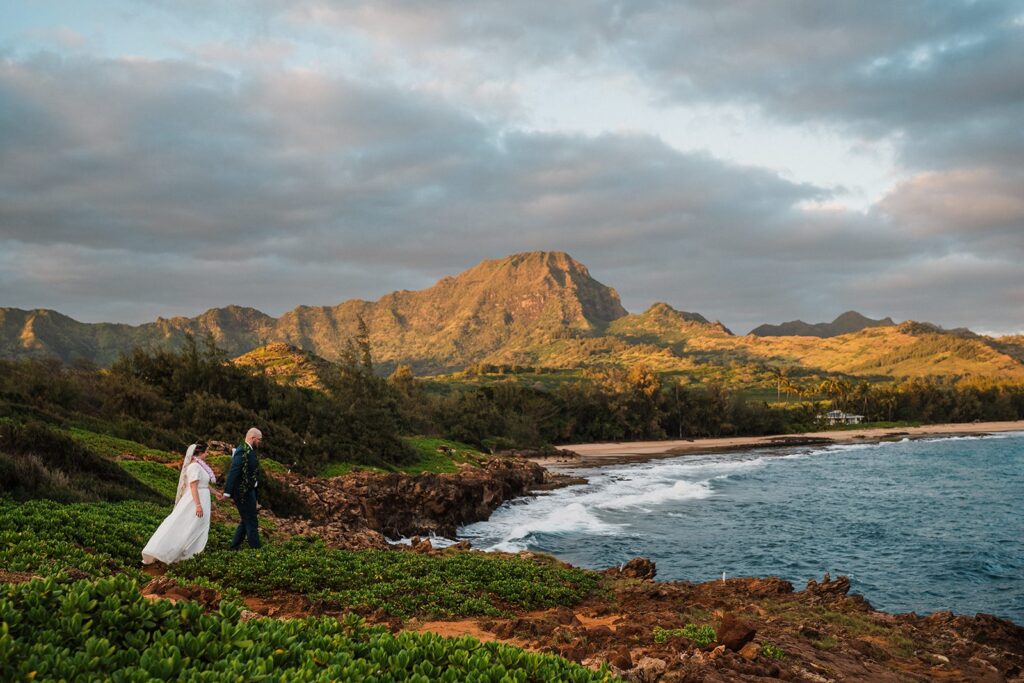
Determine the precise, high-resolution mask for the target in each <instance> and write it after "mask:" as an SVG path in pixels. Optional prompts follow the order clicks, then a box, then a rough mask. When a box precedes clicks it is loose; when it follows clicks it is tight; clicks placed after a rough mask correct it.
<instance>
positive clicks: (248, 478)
mask: <svg viewBox="0 0 1024 683" xmlns="http://www.w3.org/2000/svg"><path fill="white" fill-rule="evenodd" d="M262 439H263V433H262V432H260V430H258V429H256V428H255V427H253V428H252V429H250V430H249V431H248V432H246V434H245V442H244V443H242V445H241V446H239V447H238V448H236V449H235V450H234V452H232V453H231V470H230V471H229V472H228V478H227V481H226V482H224V495H225V496H226V497H228V498H231V499H232V500H233V501H234V502H235V507H237V508H238V514H239V515H240V516H241V518H242V521H241V523H240V524H239V525H238V528H237V529H235V538H234V540H232V541H231V549H232V550H238V549H239V548H241V547H242V539H243V538H244V539H246V540H247V541H248V542H249V547H250V548H259V547H260V532H259V528H258V527H257V520H256V487H258V486H259V485H260V468H259V463H258V461H257V459H256V447H257V446H259V445H260V441H261V440H262Z"/></svg>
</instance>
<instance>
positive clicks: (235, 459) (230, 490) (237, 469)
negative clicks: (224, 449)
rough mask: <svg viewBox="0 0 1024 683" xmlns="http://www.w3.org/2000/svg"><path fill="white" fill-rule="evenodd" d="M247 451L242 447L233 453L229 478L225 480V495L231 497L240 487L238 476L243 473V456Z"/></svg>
mask: <svg viewBox="0 0 1024 683" xmlns="http://www.w3.org/2000/svg"><path fill="white" fill-rule="evenodd" d="M244 457H245V453H244V452H243V450H242V449H241V448H236V449H235V450H234V451H233V452H232V453H231V469H230V470H229V471H228V478H227V480H226V481H225V482H224V495H225V496H227V497H228V498H230V497H231V496H232V494H234V492H235V489H236V488H237V487H238V477H240V476H241V475H242V458H244Z"/></svg>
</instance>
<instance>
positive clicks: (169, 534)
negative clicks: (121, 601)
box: [142, 462, 211, 564]
mask: <svg viewBox="0 0 1024 683" xmlns="http://www.w3.org/2000/svg"><path fill="white" fill-rule="evenodd" d="M184 474H185V476H184V477H183V479H184V480H185V481H186V482H187V483H186V486H185V491H184V493H183V494H182V495H181V496H180V498H178V502H177V504H175V506H174V510H173V511H172V512H171V514H169V515H168V516H167V518H166V519H165V520H164V521H163V523H162V524H161V525H160V527H159V528H158V529H157V530H156V533H154V534H153V537H152V538H150V539H149V543H147V544H146V547H145V548H143V550H142V562H143V564H152V563H153V562H156V561H157V560H159V561H160V562H163V563H165V564H171V563H172V562H179V561H181V560H187V559H188V558H190V557H192V556H193V555H195V554H197V553H199V552H202V550H203V548H205V547H206V540H207V538H209V536H210V512H211V509H210V475H209V474H207V472H206V470H205V469H203V468H202V467H201V466H200V465H199V464H198V463H194V462H193V463H189V464H188V465H186V466H185V472H184ZM193 481H198V482H199V502H200V504H201V505H202V506H203V516H202V517H196V503H195V501H194V500H193V499H192V487H191V483H192V482H193Z"/></svg>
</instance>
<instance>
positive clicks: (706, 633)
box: [654, 624, 718, 647]
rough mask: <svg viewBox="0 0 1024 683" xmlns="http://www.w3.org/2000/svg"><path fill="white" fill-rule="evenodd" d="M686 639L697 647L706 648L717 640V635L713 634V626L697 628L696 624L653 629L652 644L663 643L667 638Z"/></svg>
mask: <svg viewBox="0 0 1024 683" xmlns="http://www.w3.org/2000/svg"><path fill="white" fill-rule="evenodd" d="M680 637H682V638H686V639H687V640H689V641H690V642H691V643H693V644H694V645H696V646H697V647H707V646H708V645H710V644H711V643H713V642H715V641H716V640H718V634H716V633H715V629H714V627H713V626H708V625H706V624H705V625H704V626H698V625H697V624H687V625H686V626H684V627H683V628H661V627H660V626H655V627H654V642H656V643H664V642H667V641H668V639H669V638H680Z"/></svg>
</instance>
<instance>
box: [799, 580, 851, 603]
mask: <svg viewBox="0 0 1024 683" xmlns="http://www.w3.org/2000/svg"><path fill="white" fill-rule="evenodd" d="M804 590H805V591H806V592H807V593H810V594H812V595H815V596H817V597H819V598H822V599H825V600H838V599H840V598H845V597H846V595H847V594H848V593H849V592H850V579H849V578H847V577H845V576H837V577H836V578H835V580H833V579H832V577H831V576H829V574H828V573H826V574H825V577H824V578H823V579H822V580H821V583H818V582H817V581H815V580H814V579H809V580H808V581H807V587H806V588H805V589H804Z"/></svg>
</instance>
